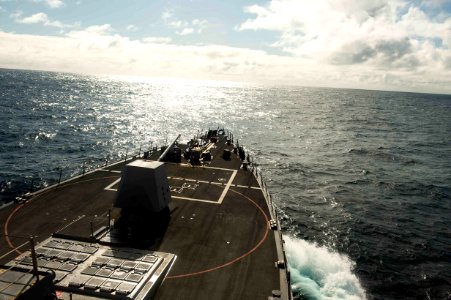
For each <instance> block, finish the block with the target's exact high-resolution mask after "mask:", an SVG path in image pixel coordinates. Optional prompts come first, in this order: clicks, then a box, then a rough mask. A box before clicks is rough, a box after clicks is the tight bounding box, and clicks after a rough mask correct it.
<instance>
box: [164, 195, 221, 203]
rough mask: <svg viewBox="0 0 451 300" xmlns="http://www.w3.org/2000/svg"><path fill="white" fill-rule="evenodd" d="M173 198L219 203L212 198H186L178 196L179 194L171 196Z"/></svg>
mask: <svg viewBox="0 0 451 300" xmlns="http://www.w3.org/2000/svg"><path fill="white" fill-rule="evenodd" d="M171 197H172V198H174V199H182V200H189V201H197V202H205V203H212V204H221V203H219V202H217V201H213V200H204V199H196V198H188V197H180V196H171Z"/></svg>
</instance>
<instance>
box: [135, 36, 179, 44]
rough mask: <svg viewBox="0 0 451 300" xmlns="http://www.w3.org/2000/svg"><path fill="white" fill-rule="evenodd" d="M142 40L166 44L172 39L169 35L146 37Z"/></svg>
mask: <svg viewBox="0 0 451 300" xmlns="http://www.w3.org/2000/svg"><path fill="white" fill-rule="evenodd" d="M142 41H143V42H144V43H150V44H167V43H170V42H171V41H172V39H171V38H170V37H146V38H143V39H142Z"/></svg>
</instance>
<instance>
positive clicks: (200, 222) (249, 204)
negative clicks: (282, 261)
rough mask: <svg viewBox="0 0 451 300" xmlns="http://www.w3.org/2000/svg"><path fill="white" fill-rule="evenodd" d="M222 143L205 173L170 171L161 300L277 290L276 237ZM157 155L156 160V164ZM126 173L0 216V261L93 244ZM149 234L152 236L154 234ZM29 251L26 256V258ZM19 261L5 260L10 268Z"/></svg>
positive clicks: (86, 180) (183, 168)
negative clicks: (72, 238) (64, 244)
mask: <svg viewBox="0 0 451 300" xmlns="http://www.w3.org/2000/svg"><path fill="white" fill-rule="evenodd" d="M224 148H228V149H232V146H231V145H226V144H225V143H224V141H220V142H218V143H217V146H216V147H214V148H212V149H211V150H212V155H213V160H212V161H211V162H210V163H209V164H208V165H204V166H200V165H199V166H192V165H190V164H189V163H188V162H187V161H184V160H183V159H182V163H181V164H173V163H166V165H165V166H166V172H167V176H168V180H169V184H170V188H171V196H172V202H171V204H170V208H171V212H172V213H171V220H170V223H169V226H168V228H167V230H166V233H165V235H164V238H163V239H162V240H161V241H159V242H158V243H156V244H155V245H154V246H153V249H152V250H155V251H162V252H169V253H173V254H175V255H177V260H176V262H175V264H174V266H173V268H172V269H171V271H170V273H169V274H168V277H167V278H166V280H165V281H164V283H163V285H162V286H161V287H160V289H159V290H158V292H157V294H156V299H266V298H267V297H268V296H270V295H271V291H272V290H277V289H280V280H279V270H278V269H276V268H275V267H274V262H275V261H277V250H276V247H275V240H274V234H273V233H272V232H271V231H270V229H269V226H268V220H269V219H270V218H271V217H270V215H271V214H270V212H269V211H268V208H267V204H266V200H265V198H264V196H263V193H262V191H261V189H260V187H259V185H258V182H257V181H256V179H255V177H254V175H253V174H252V173H251V172H250V171H246V170H243V169H240V165H241V161H240V160H239V158H238V157H237V155H236V154H232V158H231V160H224V159H223V158H222V152H223V150H224ZM158 155H159V153H154V154H153V155H152V157H151V158H152V159H156V158H157V157H158ZM121 167H122V166H121V165H116V166H114V167H109V168H107V169H103V170H98V171H96V172H94V173H91V174H88V175H86V176H84V177H81V178H78V179H76V180H74V181H69V182H67V183H64V184H61V185H60V186H59V187H58V188H56V189H51V190H48V191H44V192H42V193H39V194H37V196H35V197H33V198H32V199H31V200H30V201H28V202H26V203H24V204H17V205H13V206H11V207H9V208H7V209H3V210H1V211H0V220H1V224H0V227H1V229H2V232H4V233H5V235H7V236H6V237H5V238H4V239H2V240H1V242H0V256H1V255H4V254H5V253H8V252H10V251H11V248H12V247H17V246H19V245H22V244H24V243H26V242H27V237H28V236H30V235H34V236H37V237H36V240H37V241H38V242H39V241H43V240H45V239H46V238H48V237H49V236H50V235H51V234H52V233H54V232H60V233H64V234H68V235H77V236H82V237H86V238H88V237H89V236H90V235H91V234H92V232H95V231H96V230H98V229H99V228H101V227H102V226H106V225H107V224H108V218H109V217H108V211H109V209H111V207H112V205H113V202H114V199H115V191H116V189H117V187H118V184H119V180H120V172H119V170H120V169H121ZM149 230H151V229H150V228H149ZM25 250H26V248H24V250H22V251H25ZM17 255H18V253H16V252H12V253H11V254H9V255H7V256H5V257H4V258H3V261H2V263H5V262H7V261H9V260H11V259H13V258H14V257H15V256H17Z"/></svg>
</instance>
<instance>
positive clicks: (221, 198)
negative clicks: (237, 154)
mask: <svg viewBox="0 0 451 300" xmlns="http://www.w3.org/2000/svg"><path fill="white" fill-rule="evenodd" d="M237 173H238V171H237V170H235V171H233V173H232V176H230V179H229V182H227V185H226V187H225V189H224V190H223V191H222V194H221V197H219V201H218V203H219V204H221V203H222V201H224V198H225V196H226V194H227V192H228V191H229V188H230V186H231V185H232V182H233V180H234V179H235V176H236V174H237Z"/></svg>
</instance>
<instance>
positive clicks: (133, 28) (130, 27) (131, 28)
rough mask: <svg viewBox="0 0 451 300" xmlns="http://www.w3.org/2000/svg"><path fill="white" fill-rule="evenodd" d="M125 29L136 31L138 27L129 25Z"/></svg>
mask: <svg viewBox="0 0 451 300" xmlns="http://www.w3.org/2000/svg"><path fill="white" fill-rule="evenodd" d="M126 29H127V31H137V30H138V27H136V26H135V25H132V24H130V25H128V26H127V27H126Z"/></svg>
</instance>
